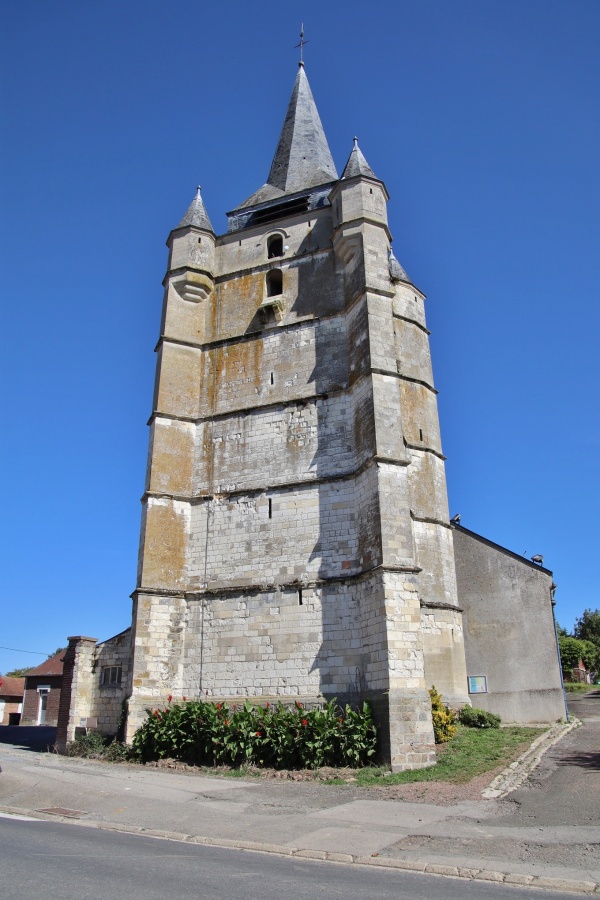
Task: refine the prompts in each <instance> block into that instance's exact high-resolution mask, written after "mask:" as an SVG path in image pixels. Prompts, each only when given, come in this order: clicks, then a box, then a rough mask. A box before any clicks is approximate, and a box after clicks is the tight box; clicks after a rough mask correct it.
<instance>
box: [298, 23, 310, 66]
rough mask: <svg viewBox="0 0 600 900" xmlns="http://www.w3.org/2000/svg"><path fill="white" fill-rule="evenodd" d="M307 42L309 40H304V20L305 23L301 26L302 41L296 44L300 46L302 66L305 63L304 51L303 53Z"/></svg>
mask: <svg viewBox="0 0 600 900" xmlns="http://www.w3.org/2000/svg"><path fill="white" fill-rule="evenodd" d="M305 44H308V41H305V40H304V22H303V23H302V26H301V28H300V43H299V44H296V47H300V63H299V65H301V66H303V65H304V53H303V50H304V45H305Z"/></svg>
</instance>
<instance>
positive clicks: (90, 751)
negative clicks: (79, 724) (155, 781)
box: [65, 731, 131, 762]
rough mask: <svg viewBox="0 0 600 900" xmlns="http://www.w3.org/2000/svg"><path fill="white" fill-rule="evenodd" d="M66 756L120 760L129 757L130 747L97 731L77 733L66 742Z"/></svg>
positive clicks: (111, 760)
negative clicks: (72, 738)
mask: <svg viewBox="0 0 600 900" xmlns="http://www.w3.org/2000/svg"><path fill="white" fill-rule="evenodd" d="M65 753H66V755H67V756H79V757H82V758H83V759H107V760H109V761H110V762H122V761H123V760H126V759H130V758H131V749H130V748H129V747H128V746H127V744H122V743H120V742H119V741H115V740H113V739H112V738H110V737H108V738H107V737H104V736H103V735H101V734H100V733H99V732H97V731H88V733H87V734H78V735H77V737H76V738H75V739H74V740H72V741H70V742H69V743H68V744H67V747H66V750H65Z"/></svg>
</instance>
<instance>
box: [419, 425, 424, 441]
mask: <svg viewBox="0 0 600 900" xmlns="http://www.w3.org/2000/svg"><path fill="white" fill-rule="evenodd" d="M419 440H420V441H422V440H423V429H422V428H419Z"/></svg>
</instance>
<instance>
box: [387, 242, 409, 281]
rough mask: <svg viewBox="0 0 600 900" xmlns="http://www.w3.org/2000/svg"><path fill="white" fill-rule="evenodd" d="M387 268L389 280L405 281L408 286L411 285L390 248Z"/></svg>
mask: <svg viewBox="0 0 600 900" xmlns="http://www.w3.org/2000/svg"><path fill="white" fill-rule="evenodd" d="M388 267H389V271H390V278H391V279H392V281H407V282H408V283H409V284H410V283H411V280H410V278H409V277H408V275H407V274H406V270H405V269H404V267H403V266H401V265H400V263H399V262H398V260H397V259H396V257H395V256H394V251H393V250H392V248H391V247H390V252H389V257H388Z"/></svg>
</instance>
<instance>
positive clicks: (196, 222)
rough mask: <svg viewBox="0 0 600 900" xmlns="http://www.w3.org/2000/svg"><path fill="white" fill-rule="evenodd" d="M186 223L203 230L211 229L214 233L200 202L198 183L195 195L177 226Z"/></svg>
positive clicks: (181, 226) (180, 226) (179, 226)
mask: <svg viewBox="0 0 600 900" xmlns="http://www.w3.org/2000/svg"><path fill="white" fill-rule="evenodd" d="M186 225H193V226H194V228H203V229H204V230H205V231H212V232H213V234H214V229H213V227H212V225H211V224H210V219H209V218H208V215H207V212H206V209H205V208H204V203H203V202H202V195H201V194H200V185H198V188H197V190H196V196H195V197H194V199H193V200H192V202H191V203H190V205H189V207H188V211H187V212H186V214H185V216H184V217H183V219H182V220H181V222H180V223H179V225H178V226H177V227H178V228H183V227H184V226H186Z"/></svg>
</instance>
